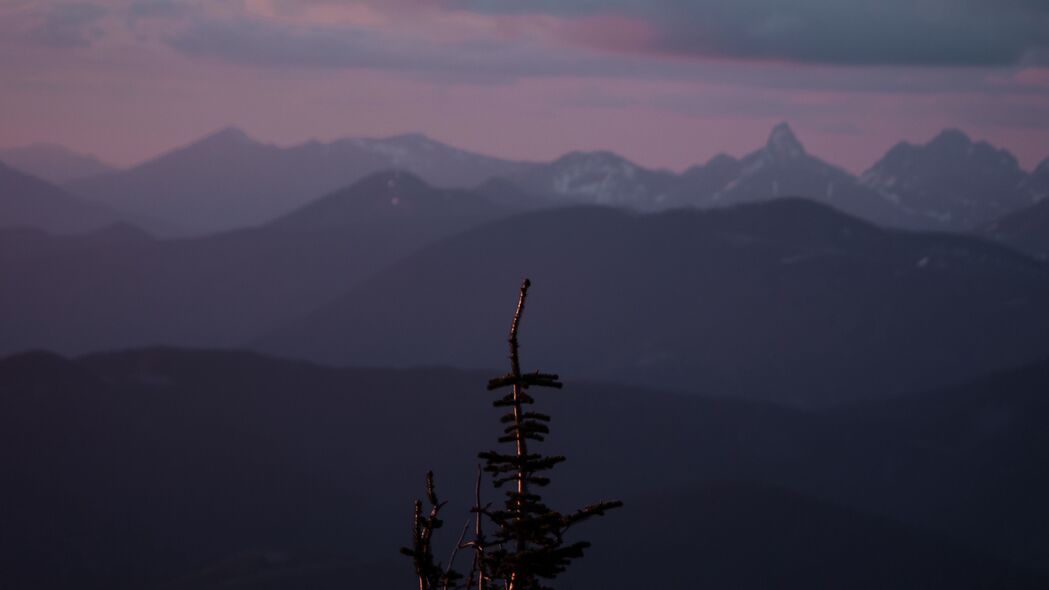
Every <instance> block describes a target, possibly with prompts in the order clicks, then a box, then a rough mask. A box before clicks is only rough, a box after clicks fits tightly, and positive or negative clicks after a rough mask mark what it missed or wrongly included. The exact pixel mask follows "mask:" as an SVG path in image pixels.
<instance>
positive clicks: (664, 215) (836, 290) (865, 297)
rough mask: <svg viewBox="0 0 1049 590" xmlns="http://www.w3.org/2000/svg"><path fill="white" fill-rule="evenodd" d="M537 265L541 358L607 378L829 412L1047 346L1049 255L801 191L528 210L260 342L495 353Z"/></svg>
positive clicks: (428, 253)
mask: <svg viewBox="0 0 1049 590" xmlns="http://www.w3.org/2000/svg"><path fill="white" fill-rule="evenodd" d="M511 237H512V238H511ZM521 274H527V275H528V276H530V277H531V278H532V279H534V281H535V284H536V285H546V287H545V288H546V289H549V293H550V295H549V298H547V299H537V300H536V302H535V303H534V305H535V307H536V309H537V310H542V311H537V313H536V315H537V316H539V317H538V318H537V319H536V320H535V321H536V324H535V327H534V330H535V332H536V333H537V334H539V335H538V336H537V337H536V341H535V349H534V350H535V352H534V353H532V354H535V355H538V357H539V358H537V359H536V362H538V363H539V364H541V365H547V364H550V363H552V362H555V361H556V362H557V363H558V364H560V365H562V366H565V367H566V368H565V370H566V371H569V370H570V371H572V372H573V373H575V374H577V375H581V376H584V377H587V378H591V379H605V380H610V381H616V382H628V383H649V384H658V385H659V386H662V387H667V388H676V389H697V388H699V389H701V390H703V391H706V392H709V393H716V394H724V395H744V396H749V397H751V398H761V399H770V400H778V401H781V402H785V401H793V402H798V403H802V404H817V405H821V404H834V403H842V402H844V401H847V400H849V399H855V398H862V397H866V396H868V395H884V394H887V393H889V392H893V391H895V392H897V393H902V392H905V391H907V390H913V389H921V388H925V387H933V386H937V385H943V384H946V383H951V382H954V381H955V380H960V379H965V378H966V377H967V376H970V375H972V374H973V372H976V373H979V372H981V371H989V370H992V369H994V368H1000V367H1003V366H1008V365H1010V364H1012V363H1015V362H1018V361H1023V360H1027V359H1032V358H1040V357H1042V356H1046V355H1049V340H1047V339H1045V338H1044V334H1045V333H1046V332H1047V331H1049V267H1046V266H1044V265H1041V264H1038V263H1036V262H1035V261H1033V260H1030V259H1028V258H1026V257H1023V256H1021V255H1019V254H1016V253H1014V252H1012V251H1011V250H1009V249H1007V248H1004V247H1002V246H999V245H996V244H993V243H990V242H986V241H983V240H979V239H974V238H968V237H963V236H951V235H939V234H921V233H906V232H896V231H889V230H884V229H881V228H878V227H876V226H874V225H871V224H868V223H865V222H862V221H859V220H857V219H854V218H851V217H849V216H846V215H844V214H842V213H840V212H837V211H835V210H834V209H832V208H829V207H827V206H824V205H819V204H815V203H812V202H810V201H804V200H800V199H777V200H774V201H770V202H762V203H753V204H749V205H740V206H736V207H733V208H725V209H718V210H708V211H695V210H673V211H667V212H660V213H650V214H637V213H631V212H625V211H622V210H617V209H611V208H599V207H582V206H580V207H575V208H563V209H559V210H546V211H540V212H535V213H528V214H521V215H516V216H513V217H509V218H506V219H503V220H499V221H495V222H492V223H488V224H485V225H482V226H479V227H477V228H475V229H472V230H469V231H466V232H464V233H462V234H459V235H456V236H453V237H451V238H448V239H446V240H443V241H441V242H439V243H435V244H430V245H428V246H427V247H426V248H425V249H424V250H421V251H418V252H415V253H414V254H412V255H411V256H408V257H406V258H404V259H402V260H401V261H399V262H397V263H396V264H394V265H392V266H389V267H387V268H385V269H383V270H382V271H380V272H378V273H376V274H375V275H374V276H373V277H371V278H369V280H367V281H365V282H363V283H361V284H359V285H357V286H356V287H354V288H353V289H351V290H349V291H348V292H347V293H345V294H344V295H343V296H341V297H339V298H337V299H336V300H334V301H333V302H332V303H330V304H329V305H327V306H324V307H322V308H320V309H318V310H317V311H315V312H313V313H312V314H310V315H308V316H306V317H304V318H302V319H301V320H298V321H296V322H293V323H291V324H289V325H286V326H285V327H283V328H282V329H279V330H277V331H275V332H273V333H272V334H270V335H268V336H267V337H266V338H264V339H262V340H261V341H260V342H258V343H256V346H258V347H259V349H260V350H263V351H265V352H269V353H274V354H280V355H285V356H292V357H297V358H304V359H310V360H314V361H319V362H325V363H333V364H345V365H356V366H394V367H404V366H420V365H422V366H459V367H490V366H497V365H498V363H499V362H500V359H501V358H502V354H501V349H500V348H499V347H497V346H494V345H493V343H497V342H499V341H500V333H501V331H502V329H503V328H502V326H503V322H500V321H499V318H500V315H499V310H501V309H503V307H505V306H506V305H508V303H507V302H506V300H505V299H506V296H505V293H504V295H500V293H501V292H502V287H500V286H501V285H505V284H513V283H515V282H516V281H517V280H519V278H520V275H521ZM421 285H425V288H420V286H421ZM433 309H440V310H441V313H440V314H433V313H432V310H433ZM420 325H426V326H428V328H427V329H426V330H423V331H421V332H420V331H419V329H418V326H420ZM857 375H863V379H861V380H857V379H856V376H857Z"/></svg>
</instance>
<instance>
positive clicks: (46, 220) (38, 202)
mask: <svg viewBox="0 0 1049 590" xmlns="http://www.w3.org/2000/svg"><path fill="white" fill-rule="evenodd" d="M116 219H117V216H116V215H115V214H114V213H113V212H112V211H110V210H108V209H106V208H105V207H102V206H100V205H97V204H95V203H90V202H87V201H84V200H81V199H79V198H77V197H74V196H72V195H70V194H68V193H66V192H65V191H63V190H62V189H60V188H58V187H57V186H54V185H52V184H49V183H47V182H45V181H43V180H40V179H39V178H36V177H33V176H30V175H29V174H26V173H24V172H20V171H18V170H15V169H14V168H12V167H10V166H7V165H6V164H4V163H3V162H0V228H10V227H29V228H35V229H40V230H43V231H47V232H51V233H76V232H83V231H89V230H92V229H96V228H99V227H102V226H104V225H106V224H109V223H113V222H114V221H116Z"/></svg>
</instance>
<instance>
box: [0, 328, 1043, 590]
mask: <svg viewBox="0 0 1049 590" xmlns="http://www.w3.org/2000/svg"><path fill="white" fill-rule="evenodd" d="M538 315H539V314H538V313H535V314H534V317H537V316H538ZM533 333H534V332H533V331H532V330H531V329H529V330H528V331H527V334H533ZM525 338H526V339H525V341H524V343H525V344H526V346H527V345H528V343H530V342H532V341H533V340H535V337H534V336H526V337H525ZM525 350H526V351H527V350H534V346H528V347H527V348H526V349H525ZM528 359H529V357H528V356H527V354H526V357H525V360H526V363H527V364H528V365H529V366H530V367H531V366H532V364H531V361H530V360H528ZM540 368H543V369H557V368H559V367H556V366H542V367H540ZM487 376H488V375H486V374H481V373H467V372H457V371H450V370H437V369H433V370H415V371H386V370H350V369H329V368H323V367H318V366H314V365H309V364H305V363H295V362H289V361H282V360H277V359H271V358H266V357H261V356H256V355H252V354H247V353H238V352H194V351H182V350H172V349H153V350H142V351H132V352H126V353H117V354H105V355H93V356H89V357H84V358H81V359H78V360H66V359H63V358H61V357H57V356H54V355H51V354H47V353H30V354H22V355H18V356H14V357H10V358H7V359H4V360H2V361H0V465H3V467H4V471H5V483H4V489H3V496H4V501H3V502H2V504H0V521H2V523H0V524H2V526H3V530H4V535H2V536H0V567H2V569H3V571H4V578H5V581H6V582H7V583H10V584H12V585H13V586H14V587H18V588H54V587H72V586H75V587H79V588H111V589H119V588H220V587H225V588H228V587H233V588H270V589H281V588H303V587H310V588H335V587H390V588H394V587H406V586H410V585H411V583H412V580H411V575H410V572H409V566H408V564H407V563H406V562H404V561H403V560H401V559H399V558H398V556H397V555H396V551H397V548H398V547H399V546H400V545H401V544H402V543H403V542H404V540H405V539H406V538H407V536H408V533H407V525H406V522H407V514H408V511H409V508H410V502H411V500H412V499H413V498H414V497H415V496H417V495H418V494H419V492H420V487H421V483H422V482H421V480H422V473H424V472H425V470H426V469H431V468H432V469H434V470H435V471H436V472H437V474H438V475H437V483H438V486H439V488H440V489H441V490H442V491H443V494H444V495H445V496H446V497H447V498H448V499H449V500H451V502H452V503H451V504H450V505H449V507H448V508H447V516H448V522H449V523H450V524H449V530H451V529H457V526H458V525H457V524H456V523H457V522H458V520H457V518H458V516H459V515H463V517H464V518H465V509H466V505H467V503H468V501H469V500H467V499H468V498H470V497H471V487H472V482H473V469H474V463H475V458H474V457H475V455H474V453H475V452H476V451H477V450H480V449H485V448H489V447H491V446H492V443H493V441H494V438H495V437H496V436H497V435H498V433H499V431H500V430H501V427H500V426H499V425H498V423H497V422H496V420H495V417H496V414H497V413H498V412H497V410H495V409H493V408H491V407H490V405H489V403H488V401H487V398H488V397H489V396H490V394H486V393H485V392H483V384H484V382H485V378H486V377H487ZM566 381H567V384H568V388H567V389H565V390H564V391H562V392H555V393H553V394H551V395H550V396H546V397H545V398H544V399H543V400H542V401H541V404H542V408H543V409H544V410H546V411H549V412H550V413H551V414H552V415H553V416H554V422H553V428H554V433H553V436H551V438H550V439H549V441H548V442H547V443H546V446H547V448H548V449H549V450H550V451H551V452H556V453H564V454H565V455H567V456H568V457H569V461H568V463H566V464H565V465H563V466H562V467H560V468H559V469H558V470H557V471H556V472H555V480H554V484H553V485H552V486H551V488H550V493H551V497H552V500H553V502H554V503H555V504H556V505H565V504H566V503H572V504H575V503H578V502H581V501H586V500H593V499H596V498H597V497H602V496H613V497H620V498H623V499H625V500H626V501H627V507H626V508H624V509H623V510H622V511H621V512H620V513H617V514H615V515H610V516H608V517H607V518H606V519H605V520H603V521H600V522H598V523H596V524H595V525H593V526H592V527H589V528H588V529H586V534H585V535H584V536H585V537H587V538H589V539H590V540H592V541H594V543H595V547H594V549H593V551H592V553H591V555H590V556H589V557H587V558H586V559H584V560H583V562H581V564H580V566H579V569H578V570H577V572H576V575H575V576H574V577H571V578H569V579H566V583H567V584H569V585H565V586H564V587H565V588H568V587H571V588H582V587H586V588H592V587H607V588H638V587H659V585H660V584H669V585H671V586H673V587H681V586H682V585H683V584H685V582H686V581H688V582H690V583H698V582H699V581H702V582H704V585H705V586H706V587H714V588H741V587H744V588H761V587H769V585H770V584H771V585H775V586H776V587H782V588H841V587H856V588H873V587H886V586H891V587H895V588H928V587H949V588H1027V587H1032V588H1033V587H1044V585H1045V583H1046V578H1045V577H1044V575H1042V574H1037V573H1032V571H1036V570H1037V568H1041V569H1042V571H1049V551H1046V547H1049V525H1047V524H1046V523H1045V522H1044V518H1043V517H1041V516H1040V515H1044V513H1045V512H1044V510H1043V507H1044V498H1045V497H1046V495H1049V481H1047V480H1049V478H1047V477H1046V475H1045V473H1044V469H1043V464H1044V456H1045V452H1046V450H1047V441H1046V438H1045V435H1044V428H1043V427H1042V425H1044V424H1045V423H1046V420H1049V415H1047V414H1049V407H1047V404H1046V403H1045V401H1044V397H1043V396H1038V395H1036V394H1035V392H1037V391H1042V392H1044V391H1045V390H1046V389H1047V388H1049V365H1047V364H1042V365H1038V366H1033V367H1031V368H1029V369H1027V370H1024V371H1017V372H1011V373H1008V374H1003V375H999V376H996V377H994V378H993V379H991V380H989V381H985V382H982V383H978V384H974V385H972V386H971V387H970V388H969V389H965V390H957V391H956V392H951V391H945V392H940V393H938V394H932V395H930V396H920V397H918V398H912V399H910V400H900V401H892V402H881V403H879V404H878V405H876V406H862V407H857V408H856V409H842V410H839V411H838V412H834V413H825V414H812V413H805V412H799V411H796V410H788V409H782V408H778V407H775V406H769V405H764V404H755V403H747V402H737V401H725V400H712V399H708V398H703V397H697V396H687V397H686V396H675V395H667V394H660V393H657V392H654V391H648V390H644V389H630V388H618V387H607V386H595V385H586V384H579V383H576V382H575V381H574V380H572V379H569V378H566ZM992 407H998V408H1006V409H1007V410H1008V415H1009V416H1012V417H1013V418H1012V419H1011V420H1003V419H1002V418H1001V416H1000V415H996V414H988V411H989V410H990V409H991V408H992ZM989 458H997V459H998V460H995V461H991V460H989ZM1003 473H1004V474H1009V475H1010V476H1009V478H1003ZM717 482H737V483H717ZM485 493H486V494H487V495H488V497H489V498H492V497H494V496H493V494H492V492H489V491H486V492H485ZM958 507H964V508H965V512H964V513H963V514H959V513H958V512H957V510H956V509H957V508H958ZM922 531H927V532H922ZM452 534H453V533H448V535H449V536H450V535H452ZM1020 546H1022V547H1025V548H1026V550H1025V551H1024V552H1022V553H1021V552H1016V553H1013V548H1015V547H1020ZM991 553H996V554H997V556H998V557H997V558H990V557H985V555H987V554H991ZM1018 560H1022V561H1023V562H1024V563H1025V564H1027V565H1026V566H1018V565H1012V564H1011V562H1013V561H1018ZM1028 568H1031V569H1028ZM773 582H774V584H773Z"/></svg>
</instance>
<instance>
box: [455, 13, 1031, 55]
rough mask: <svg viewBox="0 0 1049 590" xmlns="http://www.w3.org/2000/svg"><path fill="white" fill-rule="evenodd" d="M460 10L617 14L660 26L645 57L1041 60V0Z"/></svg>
mask: <svg viewBox="0 0 1049 590" xmlns="http://www.w3.org/2000/svg"><path fill="white" fill-rule="evenodd" d="M457 6H459V7H460V8H463V7H468V8H469V9H471V10H478V11H484V12H487V13H490V14H501V13H508V12H515V11H521V10H538V11H543V12H544V13H547V14H556V15H560V16H562V17H565V18H578V17H579V16H581V15H590V14H599V13H606V14H609V13H610V14H616V15H620V16H622V17H630V18H635V19H638V20H641V21H645V22H647V23H649V24H651V25H652V27H653V29H654V30H656V31H657V32H658V34H657V35H655V36H654V37H653V38H652V39H651V43H650V44H649V45H648V46H647V47H646V48H645V50H646V51H647V52H648V53H651V54H653V55H668V56H678V57H699V58H718V59H726V60H767V61H787V62H799V63H819V64H839V65H924V66H930V65H931V66H990V65H993V66H1000V65H1013V64H1018V63H1021V62H1024V63H1027V64H1031V63H1037V64H1040V65H1049V2H1045V1H1044V0H968V1H966V2H955V1H951V0H879V1H876V2H874V1H872V2H849V1H845V0H793V1H791V2H783V1H782V0H610V1H609V2H601V3H598V2H549V1H540V2H535V3H533V2H519V1H516V0H477V1H465V0H464V2H460V3H458V4H457Z"/></svg>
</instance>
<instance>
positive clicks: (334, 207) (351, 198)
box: [270, 172, 514, 231]
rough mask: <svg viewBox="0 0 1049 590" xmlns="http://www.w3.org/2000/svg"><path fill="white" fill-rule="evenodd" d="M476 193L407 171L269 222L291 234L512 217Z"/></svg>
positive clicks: (356, 186) (464, 224) (376, 177)
mask: <svg viewBox="0 0 1049 590" xmlns="http://www.w3.org/2000/svg"><path fill="white" fill-rule="evenodd" d="M511 211H514V209H510V208H507V207H503V206H500V205H497V204H495V203H494V202H493V201H491V200H489V199H488V198H486V197H485V196H482V195H481V194H478V193H477V192H475V191H468V190H462V189H437V188H434V187H431V186H429V185H428V184H426V183H424V182H423V181H422V180H421V179H419V178H418V177H416V176H414V175H412V174H409V173H406V172H382V173H378V174H373V175H371V176H369V177H367V178H365V179H363V180H361V181H360V182H357V183H355V184H353V185H351V186H349V187H347V188H344V189H342V190H340V191H336V192H334V193H332V194H329V195H327V196H325V197H322V198H320V199H317V200H316V201H313V202H312V203H310V204H308V205H305V206H303V207H301V208H299V209H297V210H295V211H293V212H291V213H289V214H288V215H285V216H283V217H280V218H278V219H276V220H274V221H273V222H271V223H270V226H271V227H275V228H280V229H289V230H298V231H305V230H318V229H326V228H327V229H330V228H342V229H346V230H352V231H364V230H367V229H368V228H369V227H371V226H373V225H374V224H382V223H391V222H395V221H409V220H410V221H412V222H414V223H416V224H418V225H419V226H421V227H420V229H423V227H424V226H431V227H441V226H452V227H464V228H465V227H469V226H471V225H479V224H481V223H482V222H485V221H491V220H493V219H496V218H499V217H505V216H507V215H509V213H510V212H511Z"/></svg>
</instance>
